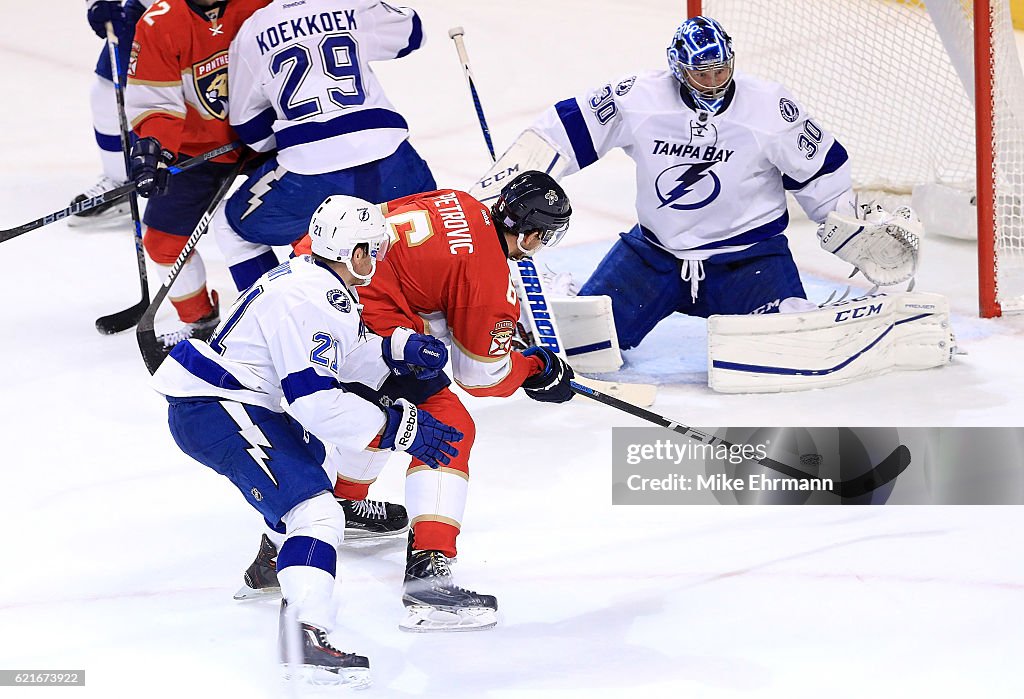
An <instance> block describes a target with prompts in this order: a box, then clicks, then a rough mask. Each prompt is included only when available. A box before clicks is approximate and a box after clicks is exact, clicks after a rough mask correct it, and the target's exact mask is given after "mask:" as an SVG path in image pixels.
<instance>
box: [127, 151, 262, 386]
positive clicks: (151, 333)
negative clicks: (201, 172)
mask: <svg viewBox="0 0 1024 699" xmlns="http://www.w3.org/2000/svg"><path fill="white" fill-rule="evenodd" d="M243 163H244V161H242V160H239V161H238V163H237V165H235V169H234V170H232V172H231V174H230V175H229V176H228V177H226V178H225V179H224V182H222V183H221V185H220V187H218V188H217V191H216V193H214V195H213V198H212V199H210V203H209V204H207V206H206V211H204V212H203V216H202V218H200V219H199V223H197V224H196V227H195V229H193V231H192V235H190V236H189V237H188V240H187V241H185V247H184V248H182V250H181V254H180V255H178V259H177V260H175V261H174V264H173V265H171V271H170V272H169V273H168V274H167V279H166V280H165V281H164V285H163V286H162V287H160V291H158V292H156V296H154V297H153V302H152V303H151V304H149V308H147V309H146V312H145V313H143V314H142V318H140V319H139V324H138V325H137V326H136V328H135V337H136V339H137V340H138V342H139V351H140V352H141V353H142V361H143V362H145V364H146V368H147V369H148V370H149V373H150V374H152V373H154V372H155V371H156V370H157V369H158V368H159V367H160V364H161V363H162V362H163V361H164V359H165V358H166V357H167V354H168V352H167V349H166V348H165V347H163V345H161V344H160V341H159V340H158V339H157V337H156V331H155V330H154V329H153V326H154V321H155V320H156V312H157V310H159V308H160V304H161V303H162V302H163V300H164V298H166V297H167V294H168V292H170V290H171V285H172V284H174V280H175V279H177V278H178V274H179V273H180V272H181V268H182V267H184V266H185V262H186V260H188V256H189V255H191V254H192V251H193V250H195V249H196V245H198V244H199V239H200V238H202V237H203V234H204V233H206V228H207V227H208V226H209V225H210V220H211V219H212V218H213V214H214V212H215V211H216V210H217V206H219V205H220V201H221V199H223V198H224V197H225V196H226V195H227V193H228V190H229V189H231V185H232V184H234V182H235V178H237V177H238V175H239V173H240V172H241V171H242V167H243Z"/></svg>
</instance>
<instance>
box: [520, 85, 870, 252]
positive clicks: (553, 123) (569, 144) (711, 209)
mask: <svg viewBox="0 0 1024 699" xmlns="http://www.w3.org/2000/svg"><path fill="white" fill-rule="evenodd" d="M531 129H532V130H533V131H535V132H536V133H537V134H538V135H540V136H541V137H542V138H543V139H544V140H546V141H547V142H548V143H549V144H550V145H552V146H553V147H554V148H555V149H556V150H557V151H558V152H559V154H560V155H562V156H563V157H564V158H566V160H567V161H568V163H567V169H566V170H565V172H564V174H570V173H573V172H576V171H578V170H580V169H582V168H584V167H587V166H588V165H590V164H592V163H594V162H595V161H597V159H598V158H600V157H602V156H604V155H605V154H606V153H608V152H609V151H610V150H611V149H613V148H615V147H620V148H622V149H623V150H624V151H625V152H626V154H627V155H629V157H631V158H632V159H633V161H634V162H635V163H636V181H637V195H636V210H637V216H638V218H639V223H640V225H641V227H642V229H645V230H644V235H646V236H647V237H648V238H651V239H652V240H653V241H654V242H656V243H658V244H660V245H661V246H663V247H664V248H666V249H667V250H668V251H670V252H672V253H673V254H675V255H676V256H677V257H680V258H686V259H692V260H701V259H707V258H708V257H710V256H712V255H715V254H718V253H724V252H733V251H736V250H742V249H743V248H746V247H748V246H750V245H752V244H754V243H758V242H760V241H762V240H766V239H768V238H771V237H772V236H775V235H778V234H780V233H782V232H783V231H784V230H785V228H786V226H787V224H788V222H789V218H788V215H787V213H786V196H785V193H786V191H790V192H792V193H793V194H794V195H795V197H796V199H797V201H798V202H799V203H800V205H801V206H802V207H803V209H804V211H806V212H807V215H808V216H809V217H810V218H811V219H813V220H814V221H817V222H819V223H820V222H822V221H824V219H825V217H826V216H827V215H828V213H829V212H830V211H833V210H835V209H836V208H837V206H840V205H843V204H848V203H849V202H852V197H853V194H852V190H851V181H850V169H849V164H848V162H847V154H846V150H845V149H844V148H843V146H842V145H841V144H840V143H839V142H838V141H836V139H835V138H834V137H833V136H832V134H830V133H829V132H828V131H826V130H825V129H823V128H822V127H821V126H820V125H819V124H818V123H817V122H816V121H814V120H813V119H812V118H811V117H810V115H809V114H808V113H807V110H806V109H804V108H803V107H802V106H801V105H799V104H798V103H797V101H796V99H795V98H794V97H793V96H792V95H791V94H790V93H789V92H788V91H787V90H786V89H785V88H784V87H782V86H781V85H779V84H777V83H772V82H767V81H763V80H759V79H756V78H753V77H751V76H747V75H743V74H742V73H737V74H736V76H735V80H734V82H733V84H732V85H731V86H730V88H729V91H728V92H727V94H726V96H725V99H724V103H723V105H722V107H721V108H720V109H719V110H718V111H717V113H714V114H712V113H710V112H708V111H705V110H703V109H701V108H700V107H698V106H697V105H696V104H695V103H694V102H693V100H692V98H691V97H690V95H689V93H688V91H687V90H685V89H681V88H680V84H679V82H678V81H677V80H676V79H675V78H674V77H673V76H672V74H671V73H670V72H669V71H668V70H663V71H651V72H647V73H642V74H639V75H636V76H630V77H627V78H625V79H623V80H620V81H618V82H616V83H610V84H608V85H604V86H603V87H601V88H598V89H597V90H594V91H592V92H590V93H588V94H587V95H585V96H579V97H576V98H572V99H567V100H564V101H562V102H559V103H558V104H556V105H555V106H553V107H551V108H550V109H548V110H547V111H545V112H544V114H543V115H541V117H540V118H538V120H537V121H536V122H535V123H534V124H533V126H532V127H531Z"/></svg>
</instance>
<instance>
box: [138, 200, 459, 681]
mask: <svg viewBox="0 0 1024 699" xmlns="http://www.w3.org/2000/svg"><path fill="white" fill-rule="evenodd" d="M310 235H311V238H312V251H313V254H312V255H310V256H303V257H297V258H294V259H292V260H290V261H288V262H286V263H284V264H282V265H280V266H278V267H277V268H275V269H273V270H271V271H270V272H268V273H267V274H265V275H263V276H262V277H260V279H258V280H257V283H256V284H254V285H253V286H252V287H250V288H249V289H248V290H247V292H246V293H245V294H244V295H242V296H241V297H240V298H239V299H238V300H237V301H236V302H235V305H234V307H233V308H232V309H231V312H230V314H229V315H228V316H227V317H226V318H225V319H224V321H223V322H222V323H221V324H220V326H219V327H218V328H217V330H216V332H215V333H214V335H213V337H212V338H211V339H210V343H209V344H206V343H204V342H202V341H199V340H194V339H193V340H188V341H184V342H181V343H179V344H178V345H177V346H175V348H174V350H173V351H172V352H171V354H170V355H169V358H168V359H167V360H166V361H165V362H164V363H163V364H162V365H161V366H160V369H159V370H158V371H157V372H156V374H155V375H154V378H153V385H154V387H155V388H156V389H157V390H158V391H159V392H161V393H163V394H164V395H165V396H167V400H168V402H169V404H170V405H169V410H168V415H169V418H168V422H169V424H170V429H171V434H172V435H173V437H174V440H175V442H176V443H177V444H178V446H179V447H180V448H181V449H182V451H184V452H185V453H186V454H188V455H189V456H191V457H193V458H194V459H196V460H197V461H199V462H201V463H203V464H205V465H207V466H209V467H210V468H212V469H213V470H215V471H217V472H218V473H220V474H222V475H224V476H226V477H227V478H229V479H230V480H231V481H232V483H234V484H235V485H236V486H237V487H238V489H239V491H241V493H242V494H243V495H244V496H245V499H246V500H247V501H248V502H249V503H250V504H251V505H252V506H253V507H254V508H255V509H256V510H258V511H259V512H260V514H262V515H263V517H264V518H265V519H266V521H267V523H268V525H270V526H271V527H273V528H276V529H277V530H278V531H280V532H282V533H284V534H286V538H285V541H284V544H283V545H282V546H281V549H280V551H279V553H278V558H277V575H278V579H279V580H280V584H281V592H282V597H283V598H284V603H283V606H282V626H281V638H282V661H284V660H289V661H290V662H293V663H294V662H295V660H292V659H293V658H296V656H297V657H298V664H299V665H301V667H302V670H301V672H302V674H303V676H305V677H307V678H308V679H311V680H313V681H315V682H323V681H326V682H335V683H350V684H356V685H360V684H365V683H366V682H367V681H368V673H369V662H368V661H367V659H366V658H365V657H363V656H359V655H354V654H351V653H343V652H341V651H338V650H337V649H336V648H334V647H333V646H332V645H331V643H330V641H329V640H328V636H327V634H328V633H330V632H331V630H332V629H333V628H334V626H335V612H336V609H335V607H334V605H333V603H332V594H333V590H334V584H335V574H336V569H337V551H336V549H337V547H338V546H339V544H341V542H342V539H343V537H344V528H345V515H344V512H343V510H342V508H341V507H340V506H339V505H338V503H337V502H336V501H335V499H334V497H333V495H332V488H333V483H332V482H331V480H330V479H329V478H328V475H327V472H326V471H325V469H324V466H323V461H324V456H325V448H324V444H323V443H321V441H320V440H323V442H326V443H329V444H331V445H335V446H337V447H340V448H342V449H343V450H345V451H347V452H348V453H358V452H360V451H362V450H365V449H367V447H370V448H372V449H373V450H377V451H375V452H374V453H375V454H376V453H380V452H379V450H397V451H405V452H408V453H409V454H412V455H414V456H416V457H417V458H419V459H423V460H425V461H426V463H427V464H428V465H430V466H431V467H433V468H437V467H439V466H441V465H444V464H447V463H449V461H450V458H451V457H452V456H455V455H457V454H458V449H457V447H455V446H453V443H456V442H458V441H459V440H461V439H462V436H463V435H462V433H461V432H459V431H458V430H455V429H454V428H452V427H449V426H448V425H445V424H443V423H440V422H438V421H437V420H435V419H434V418H433V417H431V416H430V415H429V414H428V413H427V412H426V411H423V410H417V409H416V407H415V406H413V405H412V404H409V403H407V402H405V401H402V400H399V401H397V402H396V404H394V405H390V406H388V407H386V408H383V409H382V408H380V407H378V406H377V405H375V404H374V403H371V402H369V401H368V400H365V399H363V398H360V397H359V395H360V394H361V393H363V392H364V391H365V390H366V389H370V390H371V391H372V390H373V389H377V388H379V387H380V386H381V385H382V384H383V382H384V380H385V379H386V378H387V377H388V375H389V372H390V371H393V370H394V371H403V372H405V373H409V372H410V371H412V370H414V369H417V370H422V369H426V370H427V373H429V372H434V373H436V372H437V371H440V370H441V368H442V367H443V366H444V363H445V361H446V360H447V352H446V350H445V347H444V345H443V344H442V343H441V342H440V341H439V340H437V339H435V338H431V337H428V336H425V335H418V334H415V333H412V332H411V331H407V332H402V333H397V334H396V335H395V336H392V337H391V338H388V339H386V340H382V339H381V338H380V337H379V336H376V335H372V334H369V333H367V332H366V331H365V329H364V327H363V324H362V321H361V319H360V314H359V313H360V311H359V303H358V298H357V296H356V293H355V291H354V287H355V286H358V285H362V284H365V283H368V282H369V280H370V279H371V278H372V276H373V273H374V271H375V268H376V262H377V260H378V259H382V258H383V257H384V255H385V254H386V252H387V248H388V243H389V240H390V239H389V236H388V233H387V231H386V227H385V222H384V217H383V215H382V214H381V212H380V209H379V208H378V207H377V206H375V205H372V204H370V203H368V202H365V201H362V200H359V199H355V198H354V197H347V196H335V197H330V198H328V199H327V200H326V201H324V202H323V204H322V205H321V206H320V207H319V208H318V209H317V211H316V212H315V214H314V216H313V220H312V222H311V233H310ZM283 404H286V405H287V408H288V412H287V413H286V412H285V411H284V408H283ZM288 606H290V607H291V608H290V609H289V610H288V611H289V613H292V614H295V615H296V617H297V620H298V623H299V633H296V634H291V633H290V626H289V624H287V623H286V622H285V618H286V615H285V614H284V611H285V609H286V607H288ZM289 637H293V638H294V637H297V638H298V639H299V642H298V644H294V643H293V644H291V645H289V644H288V643H287V642H286V641H287V639H288V638H289Z"/></svg>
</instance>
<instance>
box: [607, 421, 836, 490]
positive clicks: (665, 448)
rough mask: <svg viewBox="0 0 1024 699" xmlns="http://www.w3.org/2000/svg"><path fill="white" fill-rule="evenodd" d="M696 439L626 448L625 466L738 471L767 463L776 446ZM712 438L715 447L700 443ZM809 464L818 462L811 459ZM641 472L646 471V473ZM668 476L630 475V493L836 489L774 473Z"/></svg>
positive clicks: (824, 480) (813, 480)
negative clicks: (715, 466)
mask: <svg viewBox="0 0 1024 699" xmlns="http://www.w3.org/2000/svg"><path fill="white" fill-rule="evenodd" d="M693 435H694V436H693V439H690V440H689V441H687V442H686V443H684V444H678V443H676V442H674V441H672V440H671V439H665V438H660V439H655V440H654V441H653V442H633V443H627V444H626V464H627V465H629V466H633V467H636V466H640V465H641V464H645V463H651V464H655V465H656V466H658V467H661V466H666V465H671V466H674V467H676V468H678V467H680V466H682V465H683V464H686V465H687V466H690V465H693V464H701V465H705V466H706V465H707V464H709V463H720V464H724V465H733V466H739V465H741V464H745V463H748V462H755V463H766V462H768V459H769V456H768V447H769V445H770V444H771V440H766V441H764V442H761V443H757V444H731V443H726V442H721V441H715V437H714V435H709V434H707V433H704V432H699V431H695V432H694V433H693ZM704 438H708V439H709V440H710V441H707V442H705V441H697V440H702V439H704ZM805 460H808V461H816V459H814V458H807V457H805ZM641 470H642V469H641ZM659 470H660V468H659ZM690 474H691V475H687V474H686V473H682V472H676V473H671V472H670V473H665V474H663V475H662V474H660V473H659V475H657V476H655V477H650V476H645V475H643V474H642V473H631V474H629V475H628V476H627V477H626V488H628V489H629V490H630V491H633V492H636V491H652V492H653V491H682V492H690V491H697V492H699V491H752V492H760V491H776V490H782V491H790V490H791V491H825V492H828V491H831V490H832V489H833V488H834V487H835V483H834V481H833V480H832V479H831V478H819V477H815V476H810V474H808V476H807V477H799V476H797V477H794V476H787V475H784V474H783V473H780V472H777V471H776V472H773V471H772V470H771V469H770V468H769V469H765V470H762V471H758V472H751V473H746V474H744V476H743V477H741V476H738V475H737V476H730V475H729V473H728V472H726V471H718V472H710V473H709V472H705V473H700V472H697V473H693V471H690Z"/></svg>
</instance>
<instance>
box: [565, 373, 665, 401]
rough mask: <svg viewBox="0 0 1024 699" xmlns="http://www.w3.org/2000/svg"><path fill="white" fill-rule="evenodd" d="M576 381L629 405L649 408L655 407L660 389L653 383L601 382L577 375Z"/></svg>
mask: <svg viewBox="0 0 1024 699" xmlns="http://www.w3.org/2000/svg"><path fill="white" fill-rule="evenodd" d="M576 381H578V382H579V383H580V384H583V385H584V386H589V387H590V388H592V389H594V390H595V391H600V392H602V393H607V394H608V395H610V396H614V397H615V398H620V399H622V400H624V401H626V402H627V403H632V404H633V405H636V406H639V407H641V408H649V407H651V406H652V405H654V399H655V398H657V396H658V387H657V386H655V385H654V384H651V383H626V382H624V381H601V380H600V379H591V378H589V377H587V376H580V375H579V374H577V375H576Z"/></svg>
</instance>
